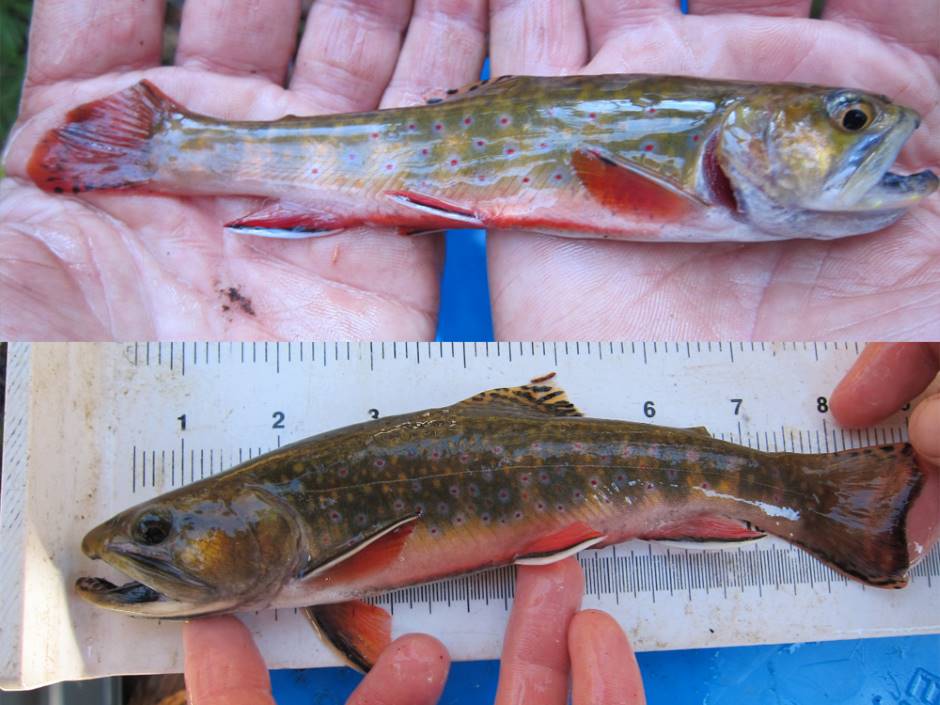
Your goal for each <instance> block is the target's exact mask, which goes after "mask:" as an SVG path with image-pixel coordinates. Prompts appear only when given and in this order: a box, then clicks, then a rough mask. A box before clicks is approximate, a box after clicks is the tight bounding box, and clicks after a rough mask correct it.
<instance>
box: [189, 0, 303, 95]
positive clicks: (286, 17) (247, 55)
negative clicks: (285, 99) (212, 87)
mask: <svg viewBox="0 0 940 705" xmlns="http://www.w3.org/2000/svg"><path fill="white" fill-rule="evenodd" d="M299 21H300V2H299V0H268V1H267V2H264V3H258V2H256V0H189V1H188V2H187V3H186V4H185V5H183V20H182V22H181V24H180V39H179V45H178V46H177V49H176V63H177V64H179V65H181V66H197V67H200V68H205V69H208V70H210V71H216V72H219V73H228V74H233V75H253V74H258V75H261V76H264V77H266V78H269V79H271V80H272V81H274V82H275V83H282V82H283V81H284V78H285V76H286V75H287V65H288V63H289V62H290V59H291V57H292V56H293V54H294V44H295V42H296V37H297V24H298V22H299Z"/></svg>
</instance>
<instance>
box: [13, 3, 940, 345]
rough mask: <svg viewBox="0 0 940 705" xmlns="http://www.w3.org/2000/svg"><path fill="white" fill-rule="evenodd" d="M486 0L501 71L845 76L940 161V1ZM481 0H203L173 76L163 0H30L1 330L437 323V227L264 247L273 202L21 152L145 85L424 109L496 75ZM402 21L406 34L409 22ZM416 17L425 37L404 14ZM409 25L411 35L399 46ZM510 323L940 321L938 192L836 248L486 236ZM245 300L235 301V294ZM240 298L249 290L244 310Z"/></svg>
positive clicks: (779, 329)
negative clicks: (899, 112)
mask: <svg viewBox="0 0 940 705" xmlns="http://www.w3.org/2000/svg"><path fill="white" fill-rule="evenodd" d="M807 4H808V3H807V2H806V0H778V1H776V2H773V3H762V2H757V1H756V0H693V2H692V10H693V13H701V14H700V15H696V14H693V15H691V16H682V15H681V14H680V13H679V11H678V8H677V5H678V3H677V2H676V0H631V1H630V2H621V0H553V2H544V1H543V0H492V2H490V3H489V28H490V42H489V53H490V56H491V60H492V73H493V74H494V75H499V74H503V73H534V74H558V73H576V72H588V73H600V72H654V73H679V74H689V75H701V76H708V77H724V78H737V79H745V80H758V81H787V80H793V81H812V82H816V83H828V84H833V85H850V86H856V87H859V88H865V89H871V90H873V91H875V92H878V93H885V94H888V95H890V96H891V97H892V98H893V99H894V100H896V101H898V102H900V103H903V104H906V105H910V106H912V107H914V108H916V109H918V110H919V111H920V112H921V113H922V114H923V117H924V120H923V124H922V126H921V128H920V129H919V130H918V131H917V132H916V133H915V136H914V138H913V139H912V140H911V142H910V144H909V145H908V146H907V148H906V149H905V151H904V153H903V155H902V156H903V159H902V166H908V167H912V168H913V167H917V168H934V169H937V167H938V164H940V139H938V138H937V136H938V135H940V107H938V106H940V101H938V99H937V98H938V95H940V46H938V45H940V43H938V42H937V41H936V37H937V36H940V6H938V5H937V3H936V2H935V0H909V1H908V2H904V3H884V2H881V1H880V0H829V2H828V3H827V5H826V13H825V17H826V18H827V19H826V20H824V21H816V20H808V19H804V18H802V17H803V16H805V13H806V9H807ZM486 5H487V4H486V3H485V2H484V0H414V3H413V5H412V2H411V1H410V0H402V1H401V2H395V3H389V2H381V1H380V0H318V2H316V3H315V4H314V6H313V10H312V14H311V17H310V19H309V22H308V25H307V28H306V31H305V33H304V36H303V38H302V41H301V43H300V46H299V49H298V51H297V62H296V66H295V68H294V71H293V73H292V75H291V78H290V83H289V84H288V85H287V89H286V90H285V89H284V88H283V87H282V85H283V82H284V81H285V80H286V75H287V67H288V62H289V61H290V59H291V56H292V55H293V51H294V36H295V32H296V27H297V18H298V14H299V3H298V2H297V0H272V2H271V3H266V4H265V5H264V10H263V11H262V10H260V9H259V7H260V6H258V5H257V3H253V2H251V1H250V0H234V1H233V2H227V3H226V2H223V0H190V1H189V2H187V3H186V5H185V11H184V16H183V22H182V27H181V34H180V43H179V48H178V52H177V56H176V63H175V65H174V66H172V67H159V66H158V63H159V54H160V37H161V28H162V2H160V0H143V1H142V2H138V3H133V4H132V5H128V4H127V3H124V2H121V0H100V1H99V2H95V3H65V2H61V0H40V1H39V2H37V3H36V6H35V12H34V22H33V26H32V34H31V40H30V46H31V53H30V56H29V67H28V74H27V80H26V86H25V91H24V97H23V104H22V112H21V116H20V120H19V122H18V128H19V127H22V128H24V129H23V130H22V131H20V132H19V133H17V134H18V138H17V137H16V136H15V137H14V139H13V141H12V143H11V145H10V148H9V151H8V154H7V159H6V162H5V167H6V169H7V173H8V175H9V177H10V178H7V179H5V180H4V181H3V183H2V186H0V301H3V303H4V305H3V306H2V308H0V337H5V338H8V339H47V338H57V339H73V340H74V339H130V338H139V339H142V338H148V339H156V338H163V339H167V338H226V339H252V338H254V339H257V338H269V339H271V338H280V339H284V338H294V337H298V336H305V337H321V338H357V339H367V338H379V337H395V338H407V339H427V338H430V337H432V336H433V334H434V329H435V323H436V316H437V304H438V280H439V266H440V260H441V252H442V248H441V241H440V238H439V237H438V236H434V235H431V236H421V237H415V238H404V237H399V236H397V235H395V234H394V233H392V232H391V231H388V230H366V229H362V230H355V231H352V232H349V233H345V234H342V235H338V236H335V237H328V238H322V239H314V240H304V241H289V242H287V241H276V240H275V241H272V240H266V239H261V238H256V237H239V236H237V235H233V234H230V233H229V234H226V233H224V232H223V230H222V228H221V226H220V223H223V222H226V221H228V220H232V219H234V218H238V217H240V216H243V215H245V214H246V213H247V212H249V211H250V210H252V208H253V207H257V205H258V202H257V200H256V199H246V198H208V197H198V198H173V197H169V196H152V195H148V196H140V195H130V194H106V193H93V194H88V195H83V196H82V197H81V198H73V197H62V196H55V195H53V194H46V193H42V192H40V191H39V189H37V188H36V187H35V186H34V185H33V184H32V183H30V182H28V181H27V180H26V179H25V164H26V160H27V159H28V156H29V154H30V153H31V151H32V149H33V147H34V146H35V144H36V140H37V139H38V137H39V135H40V134H42V131H43V130H44V129H47V128H50V127H53V126H55V125H56V124H59V123H60V122H61V120H62V117H63V115H64V113H65V112H66V111H67V110H68V109H69V108H71V107H74V106H76V105H78V104H80V103H82V102H85V101H87V100H89V99H92V98H97V97H102V96H105V95H108V94H110V93H113V92H114V91H116V90H118V89H120V88H124V87H126V86H128V85H130V84H132V83H134V82H136V81H137V80H139V79H141V78H149V79H151V80H153V81H154V83H156V84H157V85H159V86H160V88H161V89H162V90H164V91H166V92H167V93H168V94H170V95H172V96H173V97H174V98H176V99H178V100H179V101H180V102H181V103H183V104H184V105H186V106H187V107H189V108H191V109H194V110H198V111H201V112H205V113H209V114H212V115H216V116H219V117H222V118H229V119H238V118H242V119H248V118H255V119H273V118H277V117H280V116H282V115H283V114H285V113H296V114H314V113H323V112H343V111H353V110H365V109H371V108H375V107H377V106H380V105H381V106H392V105H401V104H408V103H417V102H420V99H421V96H422V94H424V93H425V92H426V91H428V90H430V89H432V88H441V87H450V86H459V85H461V84H465V83H467V82H469V81H471V80H472V79H474V78H475V77H476V76H477V75H478V72H479V69H480V65H481V61H482V58H483V54H484V50H485V49H486V40H485V36H484V33H485V31H486V27H487V16H486V13H487V8H486ZM409 22H410V24H409ZM406 28H407V29H406ZM403 37H404V38H403ZM488 254H489V275H490V285H491V300H492V307H493V320H494V326H495V334H496V337H497V338H499V339H507V338H511V339H561V338H568V339H570V338H578V337H590V338H595V339H596V338H639V337H643V338H652V337H665V338H681V339H685V338H692V337H696V338H712V337H723V338H735V339H751V338H763V339H781V338H787V337H797V338H800V339H805V338H809V337H812V338H817V339H823V338H830V337H839V338H855V339H873V338H878V339H891V338H895V339H902V338H908V339H910V338H914V337H933V335H935V334H936V333H937V331H938V329H940V283H938V282H940V196H938V195H934V196H931V197H930V198H928V199H926V200H925V201H924V202H923V203H921V204H920V205H919V206H918V207H917V208H916V209H914V210H913V211H912V212H911V213H910V214H909V215H908V216H907V217H906V218H905V219H904V220H902V221H901V222H900V223H898V224H897V225H895V226H893V227H892V228H890V229H887V230H885V231H882V232H879V233H875V234H872V235H867V236H861V237H854V238H846V239H842V240H837V241H833V242H819V241H788V242H781V243H768V244H757V245H742V244H709V245H676V244H656V243H653V244H642V243H622V242H621V243H611V242H603V241H588V240H571V239H565V238H555V237H549V236H539V235H535V234H533V233H508V232H495V233H491V237H490V240H489V248H488ZM233 292H234V295H233ZM240 297H247V298H248V299H250V305H247V306H246V305H245V302H244V300H243V299H242V298H240Z"/></svg>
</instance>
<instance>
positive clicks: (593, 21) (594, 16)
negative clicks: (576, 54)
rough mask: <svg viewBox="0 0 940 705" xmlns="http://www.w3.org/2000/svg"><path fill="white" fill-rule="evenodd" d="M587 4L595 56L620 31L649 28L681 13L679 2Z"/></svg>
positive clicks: (600, 0) (588, 0) (604, 0)
mask: <svg viewBox="0 0 940 705" xmlns="http://www.w3.org/2000/svg"><path fill="white" fill-rule="evenodd" d="M583 5H584V23H585V25H586V27H587V34H588V39H589V40H590V43H591V54H592V55H593V54H595V53H596V52H597V51H598V50H599V49H600V48H601V46H603V45H604V43H605V42H607V41H608V40H610V39H612V38H613V37H615V36H616V35H617V34H619V33H620V32H623V31H625V30H627V29H631V28H640V27H647V28H649V27H650V25H651V23H654V22H656V21H658V20H659V19H660V18H662V17H664V16H668V15H675V14H678V13H679V3H678V1H677V0H633V1H632V2H623V1H622V0H583Z"/></svg>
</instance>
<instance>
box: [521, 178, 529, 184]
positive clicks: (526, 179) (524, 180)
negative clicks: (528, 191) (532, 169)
mask: <svg viewBox="0 0 940 705" xmlns="http://www.w3.org/2000/svg"><path fill="white" fill-rule="evenodd" d="M530 181H531V179H530V178H529V177H528V176H523V177H522V183H524V184H527V183H529V182H530Z"/></svg>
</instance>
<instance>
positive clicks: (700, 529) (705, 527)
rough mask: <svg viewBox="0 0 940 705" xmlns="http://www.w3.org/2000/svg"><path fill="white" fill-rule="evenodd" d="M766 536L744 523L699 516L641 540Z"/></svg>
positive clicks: (718, 517) (711, 516)
mask: <svg viewBox="0 0 940 705" xmlns="http://www.w3.org/2000/svg"><path fill="white" fill-rule="evenodd" d="M765 535H766V534H765V533H764V532H763V531H758V530H757V529H753V528H750V527H748V526H747V525H746V524H745V523H744V522H741V521H738V520H736V519H729V518H728V517H723V516H718V515H714V514H699V515H698V516H694V517H689V518H687V519H683V520H682V521H680V522H677V523H675V524H669V525H667V526H661V527H658V528H657V529H654V530H652V531H650V532H648V533H645V534H643V535H642V536H640V537H639V538H641V539H645V540H647V541H696V542H708V541H751V540H753V539H759V538H763V537H764V536H765Z"/></svg>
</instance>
